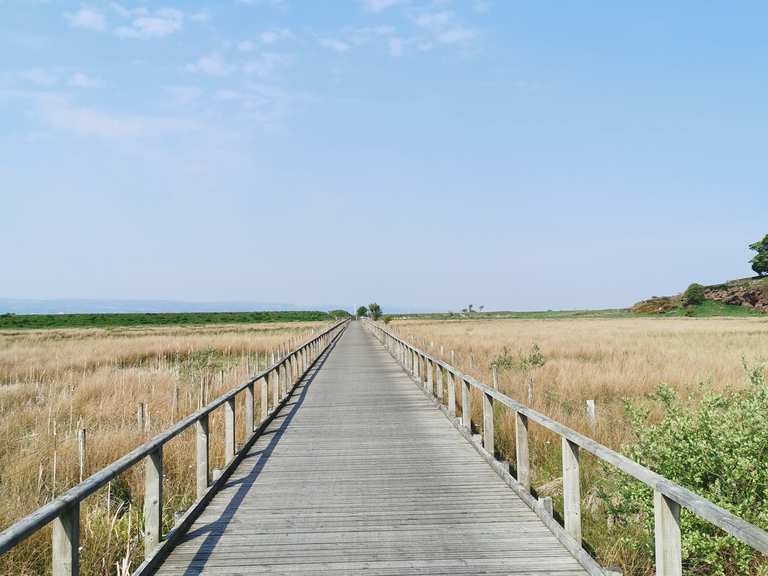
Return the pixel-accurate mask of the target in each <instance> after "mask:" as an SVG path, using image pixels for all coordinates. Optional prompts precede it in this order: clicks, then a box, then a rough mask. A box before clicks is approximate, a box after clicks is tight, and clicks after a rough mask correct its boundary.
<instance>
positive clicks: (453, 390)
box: [445, 370, 456, 418]
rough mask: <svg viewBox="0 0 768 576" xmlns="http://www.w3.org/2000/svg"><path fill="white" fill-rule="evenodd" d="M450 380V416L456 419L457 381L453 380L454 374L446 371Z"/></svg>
mask: <svg viewBox="0 0 768 576" xmlns="http://www.w3.org/2000/svg"><path fill="white" fill-rule="evenodd" d="M445 375H446V378H447V380H448V415H449V416H450V417H451V418H456V381H455V380H454V379H453V372H451V371H450V370H446V371H445Z"/></svg>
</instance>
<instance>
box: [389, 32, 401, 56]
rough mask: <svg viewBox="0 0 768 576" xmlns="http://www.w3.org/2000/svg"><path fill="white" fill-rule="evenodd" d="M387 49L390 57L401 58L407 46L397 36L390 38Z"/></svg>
mask: <svg viewBox="0 0 768 576" xmlns="http://www.w3.org/2000/svg"><path fill="white" fill-rule="evenodd" d="M387 47H388V49H389V54H390V56H395V57H399V56H402V55H403V53H404V52H405V46H404V44H403V40H402V38H398V37H397V36H395V37H394V38H390V39H389V41H388V43H387Z"/></svg>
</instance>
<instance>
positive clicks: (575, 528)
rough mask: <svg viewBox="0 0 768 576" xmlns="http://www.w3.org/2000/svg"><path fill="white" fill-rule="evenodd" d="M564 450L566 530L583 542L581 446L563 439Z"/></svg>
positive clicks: (579, 541)
mask: <svg viewBox="0 0 768 576" xmlns="http://www.w3.org/2000/svg"><path fill="white" fill-rule="evenodd" d="M562 452H563V517H564V519H565V530H566V532H568V533H569V534H570V535H571V536H572V537H573V539H574V540H576V542H578V543H579V544H581V479H580V476H579V447H578V445H577V444H574V443H573V442H571V441H570V440H568V439H567V438H563V439H562Z"/></svg>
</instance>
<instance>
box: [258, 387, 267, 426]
mask: <svg viewBox="0 0 768 576" xmlns="http://www.w3.org/2000/svg"><path fill="white" fill-rule="evenodd" d="M260 382H261V388H260V390H259V392H260V393H259V401H260V402H261V419H260V420H259V422H264V420H266V419H267V416H269V385H268V383H267V377H266V376H264V377H263V378H262V379H261V380H260Z"/></svg>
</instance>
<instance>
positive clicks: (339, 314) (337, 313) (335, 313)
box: [328, 310, 351, 319]
mask: <svg viewBox="0 0 768 576" xmlns="http://www.w3.org/2000/svg"><path fill="white" fill-rule="evenodd" d="M328 316H330V317H331V318H334V319H335V318H348V317H349V316H351V314H350V313H349V312H347V311H346V310H331V311H330V312H328Z"/></svg>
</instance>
